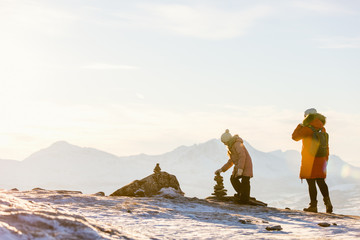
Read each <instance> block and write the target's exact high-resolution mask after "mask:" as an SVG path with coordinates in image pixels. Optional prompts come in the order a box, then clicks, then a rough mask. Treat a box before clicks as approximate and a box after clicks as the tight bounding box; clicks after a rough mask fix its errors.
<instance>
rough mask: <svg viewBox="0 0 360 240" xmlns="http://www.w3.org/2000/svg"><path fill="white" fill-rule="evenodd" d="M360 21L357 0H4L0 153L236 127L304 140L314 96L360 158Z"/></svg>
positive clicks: (338, 140)
mask: <svg viewBox="0 0 360 240" xmlns="http://www.w3.org/2000/svg"><path fill="white" fill-rule="evenodd" d="M359 25H360V3H359V2H358V1H310V0H309V1H205V0H204V1H201V0H199V1H196V0H195V1H194V0H192V1H95V0H93V1H91V0H82V1H81V0H79V1H77V0H71V1H45V0H44V1H40V0H34V1H11V0H0V32H1V38H0V52H1V55H0V83H1V88H0V107H1V109H2V110H3V111H2V112H3V117H2V118H0V158H3V159H4V158H10V159H18V160H22V159H23V158H25V157H27V156H28V155H29V154H30V153H32V152H33V151H36V150H38V149H40V148H44V147H46V146H48V145H50V144H51V143H53V142H55V141H58V140H66V141H69V142H70V143H73V144H76V145H80V146H88V147H95V148H99V149H102V150H105V151H108V152H111V153H114V154H117V155H132V154H138V153H147V154H159V153H164V152H167V151H171V150H172V149H173V148H175V147H177V146H180V145H192V144H195V143H201V142H204V141H207V140H209V139H212V138H219V136H220V135H221V133H222V132H223V131H224V130H225V129H226V128H229V129H230V131H231V132H232V133H239V134H240V135H241V136H242V137H243V138H244V139H245V140H247V141H248V142H250V144H252V145H253V146H254V147H255V148H257V149H259V150H262V151H272V150H276V149H282V150H288V149H296V150H300V147H301V146H300V145H301V144H300V143H296V142H293V141H292V140H291V133H292V131H293V129H294V128H295V127H296V124H297V123H298V122H300V121H301V120H302V117H303V111H304V110H305V109H307V108H309V107H315V108H317V109H318V110H319V111H320V112H322V113H324V114H325V115H326V116H327V117H328V124H327V128H328V131H329V133H330V137H331V152H332V153H333V154H336V155H339V156H340V157H341V158H343V159H344V160H346V161H348V162H351V163H353V164H355V165H357V166H360V160H358V157H357V155H358V153H357V151H356V150H357V149H358V148H359V147H360V144H359V141H358V137H359V135H360V108H359V107H358V103H359V102H360V95H359V89H360V88H359V82H358V78H359V76H360V68H359V67H358V65H359V62H360V28H359Z"/></svg>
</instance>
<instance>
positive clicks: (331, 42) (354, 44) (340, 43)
mask: <svg viewBox="0 0 360 240" xmlns="http://www.w3.org/2000/svg"><path fill="white" fill-rule="evenodd" d="M315 41H317V42H319V44H320V45H319V48H338V49H342V48H360V37H330V38H319V39H315Z"/></svg>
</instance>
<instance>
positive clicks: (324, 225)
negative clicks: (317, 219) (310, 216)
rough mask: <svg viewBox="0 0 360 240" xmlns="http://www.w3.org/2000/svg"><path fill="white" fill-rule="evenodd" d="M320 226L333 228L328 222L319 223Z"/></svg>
mask: <svg viewBox="0 0 360 240" xmlns="http://www.w3.org/2000/svg"><path fill="white" fill-rule="evenodd" d="M318 225H319V226H320V227H330V226H331V224H330V223H327V222H321V223H318Z"/></svg>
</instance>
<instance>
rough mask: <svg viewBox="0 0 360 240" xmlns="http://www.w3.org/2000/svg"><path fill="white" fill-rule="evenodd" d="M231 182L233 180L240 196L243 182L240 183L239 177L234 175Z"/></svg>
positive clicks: (232, 182) (233, 184) (232, 183)
mask: <svg viewBox="0 0 360 240" xmlns="http://www.w3.org/2000/svg"><path fill="white" fill-rule="evenodd" d="M230 182H231V185H232V186H233V188H234V189H235V191H236V192H237V193H238V195H239V196H240V194H241V191H242V184H241V183H240V180H239V178H235V177H234V176H233V175H231V177H230Z"/></svg>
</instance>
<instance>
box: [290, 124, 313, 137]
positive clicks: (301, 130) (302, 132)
mask: <svg viewBox="0 0 360 240" xmlns="http://www.w3.org/2000/svg"><path fill="white" fill-rule="evenodd" d="M311 135H312V130H311V129H310V128H309V127H305V126H304V125H302V124H299V125H297V127H296V128H295V130H294V132H293V134H292V139H293V140H295V141H299V140H301V139H303V138H305V137H308V136H311Z"/></svg>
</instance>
